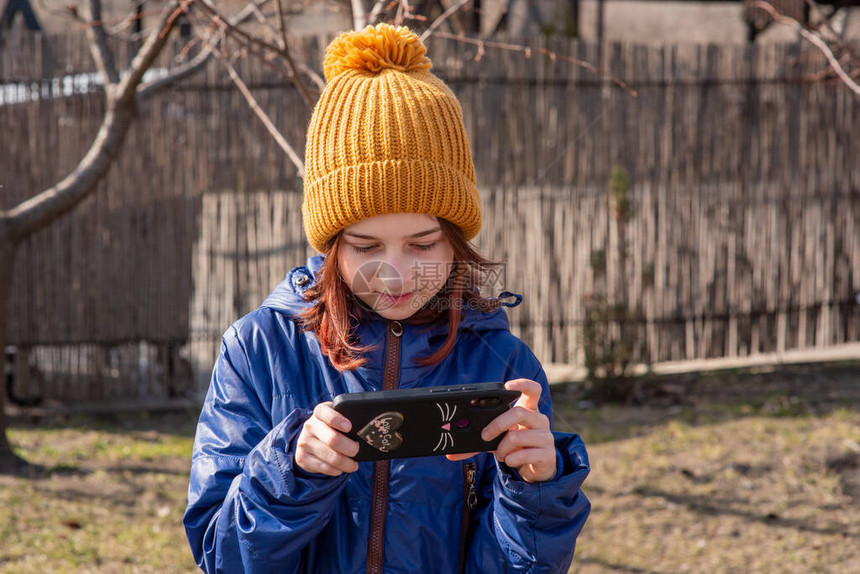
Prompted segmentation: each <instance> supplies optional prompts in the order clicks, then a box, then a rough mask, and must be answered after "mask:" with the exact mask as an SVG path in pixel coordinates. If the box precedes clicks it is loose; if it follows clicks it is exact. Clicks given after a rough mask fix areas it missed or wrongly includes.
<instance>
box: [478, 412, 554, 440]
mask: <svg viewBox="0 0 860 574" xmlns="http://www.w3.org/2000/svg"><path fill="white" fill-rule="evenodd" d="M518 427H525V428H530V429H541V430H544V429H546V430H548V429H549V419H548V418H547V417H546V415H544V414H543V413H541V412H540V411H533V410H531V409H526V408H523V407H518V406H517V407H514V408H512V409H511V410H509V411H506V412H504V413H502V414H500V415H499V416H497V417H496V418H494V419H493V420H492V421H490V422H489V424H487V426H486V427H484V430H483V431H481V438H482V439H484V440H485V441H491V440H493V439H494V438H496V437H497V436H499V435H500V434H502V433H503V432H505V431H506V430H510V429H514V428H518Z"/></svg>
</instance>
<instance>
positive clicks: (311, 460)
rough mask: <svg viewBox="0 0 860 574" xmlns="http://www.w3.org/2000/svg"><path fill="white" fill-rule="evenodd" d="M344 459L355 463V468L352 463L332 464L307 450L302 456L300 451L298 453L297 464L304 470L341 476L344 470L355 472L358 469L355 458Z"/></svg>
mask: <svg viewBox="0 0 860 574" xmlns="http://www.w3.org/2000/svg"><path fill="white" fill-rule="evenodd" d="M344 460H346V461H349V462H351V463H352V464H353V465H355V469H352V468H350V465H346V464H340V465H339V464H332V463H330V462H328V461H326V460H324V459H322V458H320V457H318V456H316V455H314V454H312V453H309V452H308V451H307V450H305V451H304V453H303V454H302V456H301V457H300V456H299V453H296V464H298V465H299V466H300V467H301V468H302V469H303V470H305V471H306V472H312V473H316V474H325V475H326V476H340V475H341V474H343V473H344V472H355V470H357V468H358V464H357V463H356V462H355V461H354V460H351V459H344Z"/></svg>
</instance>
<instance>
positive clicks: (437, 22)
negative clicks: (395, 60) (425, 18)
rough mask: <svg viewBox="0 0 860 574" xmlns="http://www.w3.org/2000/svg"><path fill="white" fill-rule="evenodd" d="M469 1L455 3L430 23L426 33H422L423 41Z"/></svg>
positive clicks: (463, 0)
mask: <svg viewBox="0 0 860 574" xmlns="http://www.w3.org/2000/svg"><path fill="white" fill-rule="evenodd" d="M468 3H469V0H460V1H459V2H458V3H457V4H454V5H453V6H451V7H450V8H448V9H447V10H445V11H444V12H442V14H440V15H439V17H438V18H436V19H435V20H433V23H432V24H430V26H429V27H428V28H427V29H426V30H424V33H423V34H421V41H422V42H423V41H424V40H426V39H427V38H429V37H430V35H431V34H432V33H433V32H434V31H435V30H436V28H438V27H439V26H441V25H442V24H443V23H444V22H445V20H447V19H448V18H450V17H451V16H452V15H453V14H454V13H455V12H457V11H458V10H460V9H461V8H462V7H463V6H465V5H466V4H468Z"/></svg>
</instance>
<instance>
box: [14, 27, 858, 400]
mask: <svg viewBox="0 0 860 574" xmlns="http://www.w3.org/2000/svg"><path fill="white" fill-rule="evenodd" d="M324 42H325V39H309V40H307V41H306V42H304V43H297V45H296V48H295V52H296V54H297V55H298V57H301V58H303V59H305V60H306V61H307V62H309V63H310V64H311V65H312V66H313V67H316V68H318V67H319V64H320V59H321V53H322V47H323V46H324ZM518 43H521V41H518ZM527 43H528V44H529V45H531V46H532V50H531V54H530V56H529V57H526V55H524V54H523V53H522V52H518V51H503V50H491V49H487V50H486V51H485V52H484V53H482V54H480V58H477V56H479V52H478V49H477V48H476V47H475V46H472V45H468V44H462V43H458V42H454V41H448V40H441V39H439V40H434V41H432V42H431V43H430V46H429V50H430V55H431V57H432V58H433V61H434V67H435V71H436V72H437V73H438V74H439V75H440V76H442V77H443V78H445V79H446V81H447V82H448V83H449V85H450V86H451V87H452V89H453V90H454V91H455V92H456V93H457V95H458V96H459V98H460V100H461V102H462V105H463V110H464V116H465V120H466V124H467V129H468V131H469V133H470V138H471V145H472V150H473V153H474V157H475V163H476V170H477V173H478V179H479V187H480V189H481V193H482V198H483V204H484V221H485V223H484V229H483V231H482V233H481V235H480V236H479V238H478V240H477V245H478V247H479V248H480V249H481V250H482V251H483V252H484V253H486V254H488V255H490V256H491V257H493V258H497V259H504V260H505V261H506V267H505V272H504V274H503V276H502V277H500V278H499V281H497V283H496V284H494V285H492V289H494V290H495V291H501V290H503V289H507V290H509V291H514V292H518V293H522V294H523V295H524V296H525V300H524V303H523V305H521V306H520V307H518V308H516V309H512V310H511V311H510V318H511V323H512V327H513V330H514V332H515V333H516V334H518V335H519V336H520V337H522V338H523V339H524V340H525V341H526V342H527V343H529V344H530V345H531V346H532V348H533V349H534V350H535V352H536V354H537V355H538V356H539V357H540V358H541V359H542V360H543V361H545V362H553V363H568V364H578V365H581V364H584V363H585V361H586V360H587V359H588V353H587V352H588V351H589V349H591V350H594V345H595V344H598V346H599V345H603V346H605V345H607V344H609V343H612V344H613V345H620V347H618V348H620V349H621V350H622V351H623V353H625V356H624V360H627V361H631V362H645V363H653V362H658V361H666V360H688V359H699V358H712V357H736V356H744V355H750V354H756V353H762V352H774V351H785V350H789V349H803V348H818V347H827V346H833V345H839V344H841V343H847V342H855V341H858V340H860V304H858V303H857V302H856V300H855V294H856V293H857V292H858V291H860V161H858V159H860V144H858V140H857V138H856V137H852V136H853V134H855V133H857V132H858V128H860V98H857V97H856V96H854V95H853V94H852V93H851V92H850V91H849V90H847V89H845V88H844V87H843V86H841V85H840V84H838V83H828V82H815V81H811V79H812V78H813V77H814V76H815V75H816V74H819V73H820V72H822V71H823V70H825V69H826V64H825V62H824V61H823V58H821V57H820V56H819V55H818V54H816V53H815V52H813V51H808V50H805V49H802V48H801V47H800V46H798V45H794V44H793V45H786V46H767V47H720V46H666V47H662V48H654V47H645V46H634V45H616V46H613V47H612V49H611V50H609V51H608V52H607V53H606V58H607V59H606V69H607V70H608V71H609V72H610V73H611V74H612V75H613V76H615V77H616V78H620V79H623V80H624V82H625V83H626V84H628V85H629V86H630V88H631V90H635V92H636V95H635V97H634V96H633V95H632V94H631V92H630V91H626V90H624V89H621V88H619V87H618V86H617V85H616V84H615V83H613V82H612V81H611V80H609V79H606V78H601V77H599V76H596V75H595V74H594V73H593V72H591V71H589V70H587V69H585V68H582V67H580V66H577V65H575V64H574V63H572V62H573V61H574V60H582V61H594V58H595V57H596V53H597V51H596V49H595V46H593V45H589V44H583V43H577V42H563V41H547V40H543V39H537V40H532V41H529V42H527ZM133 48H134V46H123V47H121V49H120V52H121V54H123V55H122V57H121V58H128V57H129V55H130V54H131V53H132V50H133ZM541 49H543V50H546V51H547V52H551V53H552V54H553V56H547V55H546V54H544V53H540V50H541ZM181 50H182V46H180V45H177V46H175V47H174V49H173V51H172V52H171V53H170V54H169V55H168V56H166V57H165V62H167V61H169V60H170V58H173V57H175V56H176V54H179V53H180V52H181ZM87 54H88V52H87V51H86V48H85V45H84V41H83V40H82V39H81V38H78V37H75V36H63V37H44V36H27V37H25V39H22V40H20V41H18V42H14V43H11V42H10V43H7V45H6V47H5V48H4V51H3V52H2V53H0V90H2V91H0V134H2V142H3V143H2V148H3V153H2V154H0V185H2V187H0V209H4V208H8V207H10V206H12V205H14V204H16V203H17V202H19V201H21V200H22V199H24V198H26V197H29V196H32V195H33V194H35V193H37V192H38V191H39V190H40V189H43V188H44V187H46V186H48V185H50V184H51V183H53V182H54V181H56V180H57V179H59V178H60V177H62V176H63V175H64V174H65V173H67V172H68V171H69V170H71V169H72V168H73V167H74V165H75V164H76V163H77V161H78V160H79V159H80V157H81V156H82V155H83V153H84V150H85V149H86V148H87V147H88V145H89V143H90V142H91V140H92V137H93V136H94V134H95V131H96V130H97V128H98V124H99V122H100V120H101V116H102V113H103V102H102V97H101V94H100V92H99V90H98V86H97V85H96V84H94V83H93V81H92V76H88V75H86V74H87V73H89V72H91V71H92V69H93V66H92V64H91V63H90V62H89V60H88V55H87ZM240 64H241V65H240V67H239V72H240V74H241V75H242V76H243V78H244V79H245V81H246V83H247V84H248V85H249V86H250V87H251V89H252V91H253V93H254V94H255V97H256V98H257V99H258V101H259V103H260V105H261V107H263V109H264V110H266V112H267V113H268V114H269V115H270V117H271V118H272V120H273V121H274V123H275V125H277V126H278V127H279V128H280V129H281V130H282V132H283V133H284V135H285V137H286V138H287V140H288V141H290V142H292V143H293V145H294V146H295V147H296V148H297V149H303V145H304V144H303V142H304V130H305V128H306V125H307V119H308V117H309V115H310V110H309V109H308V108H307V107H306V106H305V105H304V104H303V102H302V100H301V98H300V97H299V96H298V94H297V93H296V91H295V90H294V88H293V87H292V86H291V85H290V84H289V82H287V81H286V80H285V79H283V78H282V77H280V76H279V75H278V74H277V73H275V72H273V69H272V67H271V65H269V64H265V63H262V62H259V61H255V60H247V61H243V62H240ZM300 205H301V180H300V179H299V178H298V177H297V175H296V170H295V169H294V167H293V166H292V165H291V164H290V163H289V162H288V161H287V160H286V158H285V157H284V156H283V154H282V152H281V151H280V150H279V148H278V147H277V145H276V144H274V142H273V141H272V139H271V138H270V136H269V135H267V133H266V132H265V130H264V128H263V127H262V126H261V125H260V123H259V121H258V120H257V119H256V118H255V117H254V115H253V113H252V112H250V111H249V109H248V107H247V105H246V103H245V101H244V99H243V98H242V96H241V95H239V94H238V92H237V91H236V90H235V89H234V88H233V87H232V85H231V84H230V81H229V79H228V78H227V77H226V74H224V73H223V70H222V69H220V68H219V67H218V64H217V62H213V63H212V64H211V65H210V66H209V67H208V68H207V69H206V70H205V71H204V72H203V73H201V74H199V75H197V76H195V77H193V78H191V79H189V80H188V81H186V82H184V83H182V84H180V85H178V86H176V87H175V88H173V89H171V90H170V91H168V92H166V93H164V94H161V95H158V96H156V97H154V98H153V99H152V100H150V101H148V102H146V103H145V104H143V105H142V106H141V109H140V120H139V121H138V122H137V124H136V125H135V126H134V128H133V130H132V132H131V134H130V135H129V138H128V140H127V141H126V144H125V146H124V148H123V150H122V152H121V154H120V156H119V158H118V159H117V161H116V164H115V166H114V167H113V168H112V170H111V172H110V174H109V176H108V177H107V179H106V180H105V181H104V182H103V183H102V184H101V185H100V186H99V189H98V190H97V191H96V192H95V193H94V194H93V195H92V196H91V197H90V198H89V199H87V200H86V201H85V202H84V203H83V204H82V205H80V206H79V207H78V208H77V209H76V210H75V212H74V213H73V214H71V215H70V216H68V217H66V218H64V219H62V220H61V221H58V222H56V223H55V224H53V225H52V226H51V227H50V228H49V229H47V230H45V231H43V232H40V233H38V234H36V235H35V236H33V237H32V238H30V239H29V240H27V241H26V242H25V243H24V244H23V245H22V247H21V249H20V251H19V254H18V258H17V260H16V264H17V268H16V272H15V273H16V275H15V283H14V287H13V296H12V302H11V311H12V317H11V325H10V326H9V341H10V344H12V345H14V346H15V348H16V349H17V350H18V353H19V354H18V356H17V357H16V361H15V366H14V368H15V372H16V373H17V375H16V378H15V381H16V382H15V388H14V392H15V394H16V396H19V397H45V398H48V399H57V400H65V401H82V400H102V399H112V398H121V397H156V398H158V397H164V396H173V395H177V394H183V393H187V392H194V391H199V390H200V389H202V388H205V381H206V379H207V377H208V373H209V370H210V369H211V363H212V360H213V358H214V355H215V353H216V351H217V348H218V344H219V340H220V335H221V333H222V332H223V331H224V330H225V329H226V328H227V327H228V326H229V324H230V323H231V322H232V321H233V320H235V319H236V318H238V317H239V316H241V315H242V314H243V313H245V312H247V311H249V310H251V309H253V308H255V307H256V306H257V305H259V304H260V302H261V301H262V300H263V298H264V297H265V296H266V294H267V293H268V292H269V290H270V289H271V288H272V287H273V286H274V285H275V284H276V283H277V282H278V281H279V280H280V279H281V278H282V277H283V275H284V274H285V273H286V272H287V271H288V270H289V269H290V268H291V267H293V266H294V265H299V264H302V263H303V262H304V260H305V258H306V257H307V256H309V255H311V251H310V248H309V247H308V246H307V245H306V242H305V239H304V235H303V231H302V227H301V213H300ZM595 334H597V335H595ZM613 342H614V343H613Z"/></svg>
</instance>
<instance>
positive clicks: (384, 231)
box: [338, 213, 454, 320]
mask: <svg viewBox="0 0 860 574" xmlns="http://www.w3.org/2000/svg"><path fill="white" fill-rule="evenodd" d="M453 261H454V250H453V248H452V247H451V243H450V242H449V241H448V239H447V237H446V236H445V234H444V233H443V232H442V228H441V227H440V225H439V221H438V220H437V219H436V218H435V217H433V216H431V215H425V214H418V213H392V214H387V215H377V216H375V217H370V218H368V219H364V220H362V221H359V222H358V223H355V224H353V225H350V226H349V227H347V228H345V229H344V230H343V233H342V235H341V239H340V248H339V251H338V269H339V270H340V274H341V277H343V279H344V281H346V284H347V286H349V289H350V291H352V292H353V293H354V294H355V296H356V297H357V298H358V299H359V301H361V302H362V303H364V304H365V305H367V306H368V307H370V308H371V309H373V310H374V311H376V312H377V313H378V314H379V315H381V316H382V317H385V318H386V319H392V320H403V319H407V318H409V317H411V316H412V315H413V314H415V312H416V311H418V310H419V309H420V308H421V307H423V306H424V305H425V304H426V303H427V301H429V300H430V298H431V297H433V296H434V295H435V294H436V293H438V292H439V290H440V289H441V288H442V286H443V285H445V281H446V280H447V279H448V274H449V273H450V272H451V269H452V266H453Z"/></svg>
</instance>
